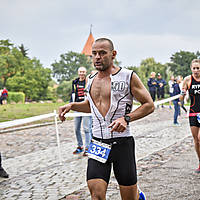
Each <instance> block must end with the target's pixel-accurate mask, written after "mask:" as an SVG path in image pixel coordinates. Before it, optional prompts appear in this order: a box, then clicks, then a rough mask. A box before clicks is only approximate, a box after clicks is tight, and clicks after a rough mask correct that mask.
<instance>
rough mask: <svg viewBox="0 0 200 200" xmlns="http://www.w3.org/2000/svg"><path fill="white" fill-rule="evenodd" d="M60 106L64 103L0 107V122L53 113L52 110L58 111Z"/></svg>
mask: <svg viewBox="0 0 200 200" xmlns="http://www.w3.org/2000/svg"><path fill="white" fill-rule="evenodd" d="M61 105H64V103H30V104H14V105H11V104H6V105H0V122H5V121H11V120H15V119H23V118H27V117H32V116H37V115H42V114H48V113H52V112H54V110H56V111H58V108H59V106H61ZM51 120H53V119H51Z"/></svg>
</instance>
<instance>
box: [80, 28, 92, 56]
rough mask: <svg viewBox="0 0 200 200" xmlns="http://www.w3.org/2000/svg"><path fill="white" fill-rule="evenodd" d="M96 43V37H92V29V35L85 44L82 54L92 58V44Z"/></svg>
mask: <svg viewBox="0 0 200 200" xmlns="http://www.w3.org/2000/svg"><path fill="white" fill-rule="evenodd" d="M93 43H94V37H93V35H92V30H91V28H90V35H89V37H88V39H87V41H86V43H85V46H84V47H83V50H82V52H81V53H82V54H85V55H86V56H88V57H90V58H91V57H92V44H93Z"/></svg>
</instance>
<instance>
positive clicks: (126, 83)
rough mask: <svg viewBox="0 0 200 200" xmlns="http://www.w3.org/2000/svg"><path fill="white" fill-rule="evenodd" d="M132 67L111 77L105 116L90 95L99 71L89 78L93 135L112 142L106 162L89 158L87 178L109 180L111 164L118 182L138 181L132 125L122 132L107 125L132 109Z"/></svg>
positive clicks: (108, 142)
mask: <svg viewBox="0 0 200 200" xmlns="http://www.w3.org/2000/svg"><path fill="white" fill-rule="evenodd" d="M132 73H133V72H132V71H130V70H127V69H124V68H120V70H119V71H118V72H117V73H116V74H112V75H110V78H111V100H110V108H109V110H108V112H107V114H106V116H105V117H103V116H102V115H101V113H100V112H99V111H98V109H97V108H96V106H95V104H94V102H93V100H92V98H91V96H90V88H91V85H92V82H93V80H94V78H95V76H96V75H97V73H96V74H93V75H91V76H90V77H89V79H88V91H89V92H88V100H89V102H90V108H91V113H92V123H93V127H92V137H93V139H95V140H97V141H99V142H103V143H105V144H110V145H111V151H110V154H109V156H108V160H107V161H106V162H105V163H102V162H99V161H97V160H94V159H92V158H89V159H88V169H87V180H90V179H96V178H100V179H103V180H104V181H106V182H107V183H108V182H109V179H110V173H111V164H113V170H114V173H115V177H116V179H117V181H118V183H119V185H124V186H130V185H134V184H136V183H137V174H136V163H135V142H134V138H133V137H132V136H131V131H130V126H129V125H128V126H127V128H126V130H125V131H124V132H122V133H119V132H113V133H111V128H108V126H109V125H110V124H111V123H112V122H113V121H114V120H116V119H118V118H120V117H123V116H124V115H125V114H128V113H130V112H131V110H132V104H133V99H134V97H133V95H132V93H131V86H130V80H131V77H132Z"/></svg>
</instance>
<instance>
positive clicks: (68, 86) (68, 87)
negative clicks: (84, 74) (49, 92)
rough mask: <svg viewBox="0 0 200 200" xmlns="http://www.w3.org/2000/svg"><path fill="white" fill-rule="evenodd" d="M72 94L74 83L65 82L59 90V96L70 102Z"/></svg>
mask: <svg viewBox="0 0 200 200" xmlns="http://www.w3.org/2000/svg"><path fill="white" fill-rule="evenodd" d="M71 92H72V81H63V82H62V83H61V84H60V85H59V86H58V88H57V94H58V96H59V97H60V98H61V99H62V100H63V101H64V102H66V101H69V100H70V97H71Z"/></svg>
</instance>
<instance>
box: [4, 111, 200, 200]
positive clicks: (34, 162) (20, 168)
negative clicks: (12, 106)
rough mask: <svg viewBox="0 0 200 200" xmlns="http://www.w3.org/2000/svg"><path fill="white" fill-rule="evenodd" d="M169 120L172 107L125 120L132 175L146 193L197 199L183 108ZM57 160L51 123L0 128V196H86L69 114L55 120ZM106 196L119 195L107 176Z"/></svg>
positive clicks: (81, 160) (158, 198)
mask: <svg viewBox="0 0 200 200" xmlns="http://www.w3.org/2000/svg"><path fill="white" fill-rule="evenodd" d="M179 121H180V123H181V126H180V127H175V126H173V123H172V122H173V111H172V110H169V109H168V108H163V109H156V111H155V112H154V113H153V114H152V115H150V116H148V117H146V118H144V119H141V120H139V121H137V122H133V123H131V128H132V133H133V135H134V137H135V141H136V155H137V166H138V179H139V185H140V187H141V188H142V189H143V190H144V191H145V193H146V195H147V197H148V199H152V200H161V199H162V200H165V199H166V200H171V199H180V200H189V199H193V200H199V199H200V198H199V197H200V193H199V190H198V189H199V188H200V181H199V179H200V175H197V174H194V173H193V170H194V168H195V167H196V165H197V158H196V155H195V152H194V149H193V141H192V137H191V133H190V130H189V125H188V119H187V118H186V116H185V115H184V114H183V115H182V116H181V117H180V119H179ZM59 133H60V141H61V149H62V160H63V164H62V165H59V159H58V151H57V146H56V133H55V127H54V125H50V126H45V127H39V128H33V129H26V130H21V131H16V132H9V133H3V134H0V141H1V144H0V151H1V152H2V154H3V166H4V168H5V169H6V170H7V171H8V173H9V174H10V178H9V179H0V200H4V199H6V200H7V199H23V200H24V199H52V200H56V199H62V198H63V197H64V196H65V199H79V200H81V199H83V200H87V199H90V197H89V192H88V189H87V186H86V181H85V171H86V164H87V158H84V157H83V156H82V155H79V156H74V155H72V151H73V150H74V149H75V147H76V142H75V141H76V140H75V135H74V126H73V120H70V121H67V122H64V123H62V124H59ZM107 199H109V200H118V199H119V200H120V196H119V189H118V185H117V183H116V181H115V178H114V177H113V176H112V177H111V181H110V185H109V188H108V192H107Z"/></svg>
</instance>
